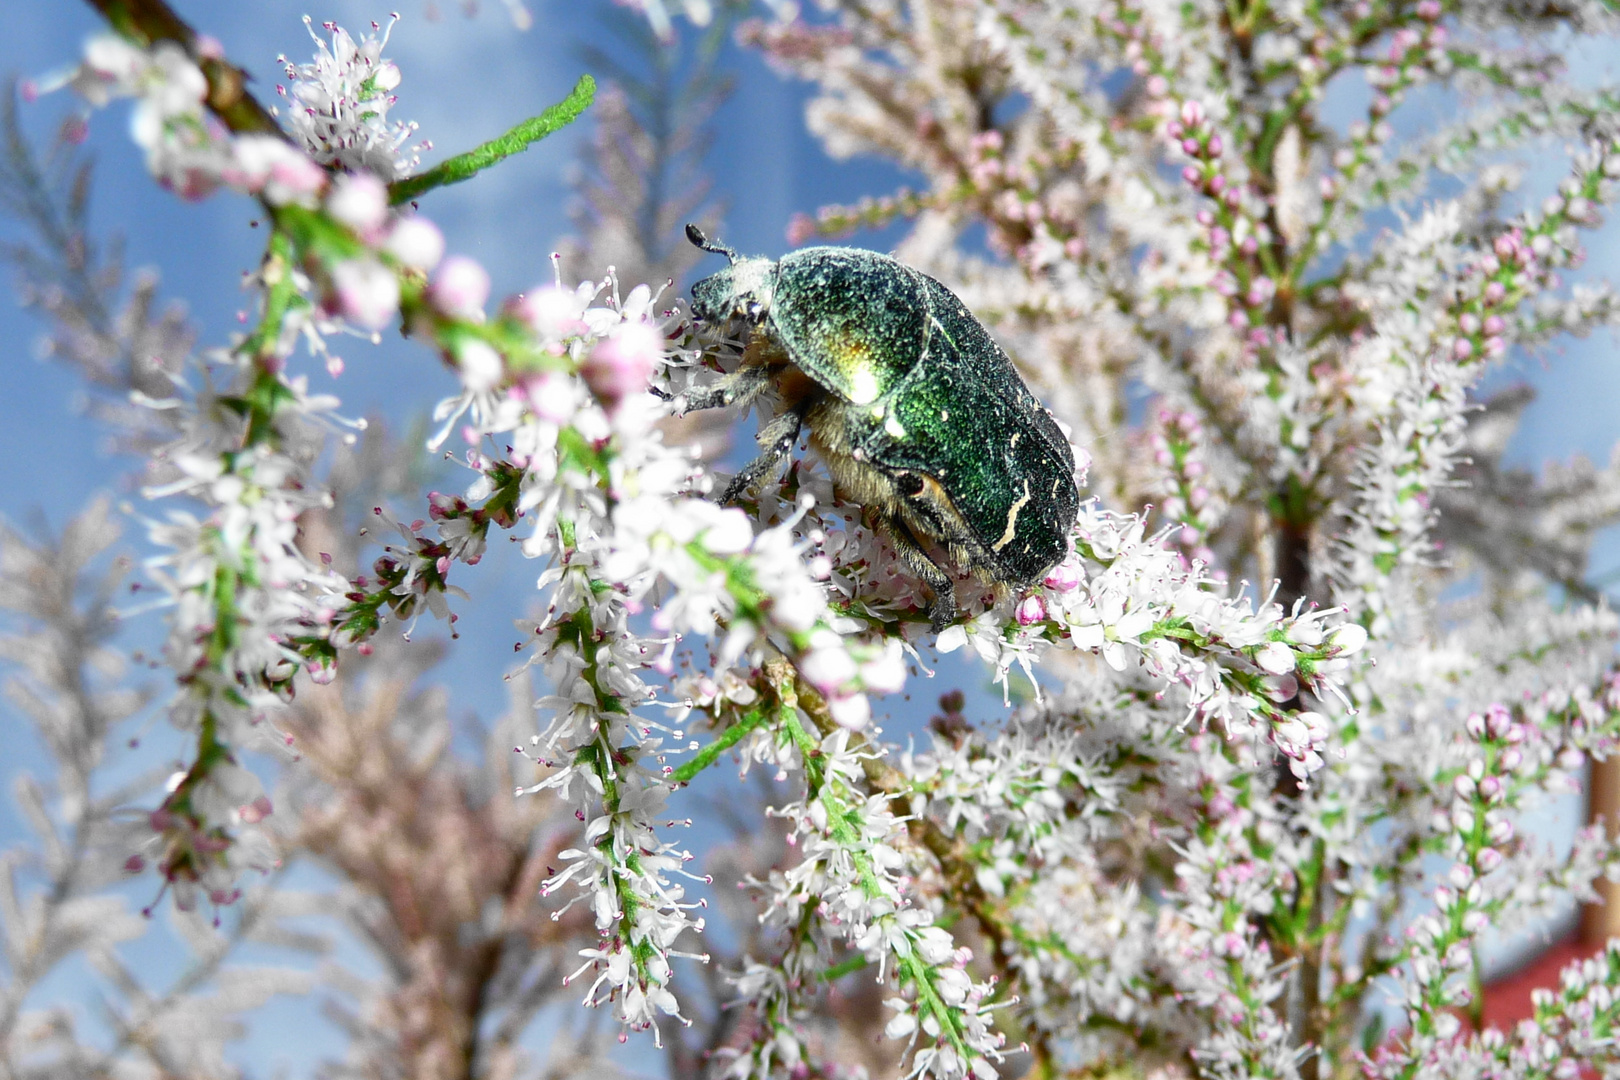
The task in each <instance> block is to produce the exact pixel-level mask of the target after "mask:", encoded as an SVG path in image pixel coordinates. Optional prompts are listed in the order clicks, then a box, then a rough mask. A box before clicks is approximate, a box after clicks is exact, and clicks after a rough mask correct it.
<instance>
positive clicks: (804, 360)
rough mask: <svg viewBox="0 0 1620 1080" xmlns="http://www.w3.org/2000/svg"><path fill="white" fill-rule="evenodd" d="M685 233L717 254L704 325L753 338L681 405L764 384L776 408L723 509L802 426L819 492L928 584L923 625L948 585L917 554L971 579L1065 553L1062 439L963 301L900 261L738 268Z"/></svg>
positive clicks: (1070, 480)
mask: <svg viewBox="0 0 1620 1080" xmlns="http://www.w3.org/2000/svg"><path fill="white" fill-rule="evenodd" d="M686 235H687V238H688V239H690V240H691V241H692V243H694V244H696V245H698V246H699V247H701V248H703V249H704V250H705V251H710V252H714V253H717V254H721V255H725V256H726V257H727V258H728V259H730V260H731V265H730V266H729V267H727V268H726V269H724V270H722V271H720V272H719V273H717V274H714V275H713V276H711V277H707V278H704V279H703V280H702V281H699V282H698V283H697V284H696V285H694V286H693V287H692V312H693V314H694V315H696V316H697V317H698V318H699V319H702V320H703V321H704V322H706V323H710V324H715V325H719V324H724V323H727V322H730V321H731V320H734V319H741V320H744V321H746V322H747V323H748V324H750V325H751V326H752V327H753V334H752V336H751V338H750V340H749V343H748V347H747V348H746V350H745V351H744V353H743V361H742V364H741V366H740V367H739V368H738V369H737V371H735V372H734V373H732V374H731V375H728V376H726V378H724V379H723V380H721V381H720V382H719V383H717V384H715V385H713V386H711V387H705V388H703V389H701V390H694V391H689V392H688V393H687V395H686V401H685V408H687V409H707V408H714V407H716V406H720V405H730V404H734V403H744V404H746V403H747V402H749V401H751V400H752V399H753V398H755V397H756V396H758V395H759V394H760V393H762V392H763V391H764V390H765V389H766V388H767V387H768V386H770V385H772V383H773V382H774V384H775V386H776V387H777V390H778V391H779V393H780V396H781V399H782V406H781V411H780V412H779V413H778V414H777V415H776V417H775V418H774V419H772V420H771V422H770V423H768V424H766V425H765V427H764V428H763V429H762V430H761V431H760V434H759V442H760V446H761V447H762V449H763V451H764V452H763V453H762V454H760V456H759V457H758V458H756V459H754V460H753V461H752V462H750V463H749V464H748V465H747V466H746V467H745V468H744V469H743V470H742V472H740V473H738V474H737V477H736V478H735V479H734V480H733V481H732V482H731V485H730V486H729V487H728V488H727V489H726V491H725V492H724V494H723V495H722V496H721V500H722V501H723V502H730V501H732V500H733V499H735V498H736V497H737V496H738V495H740V494H742V492H743V491H745V490H746V489H747V488H748V487H750V486H751V485H752V484H754V483H755V482H756V481H758V480H759V479H760V478H761V477H763V476H764V475H765V474H766V473H768V472H770V471H771V470H772V468H773V467H775V466H777V465H778V464H779V463H780V462H781V461H783V460H784V459H785V458H786V457H787V455H788V454H789V453H790V452H791V450H792V448H793V444H794V443H795V442H796V441H797V439H798V436H799V430H800V428H801V427H802V426H804V425H808V426H809V428H810V439H811V443H812V444H813V445H814V446H815V447H816V449H817V451H818V452H819V453H820V454H821V456H822V458H823V459H824V460H825V461H826V462H827V469H828V471H829V472H830V473H831V474H832V477H833V482H834V483H835V484H836V485H837V486H838V488H839V490H840V491H841V492H842V493H843V494H844V495H845V496H846V497H847V498H850V499H853V500H854V501H855V502H858V503H860V504H861V505H862V506H864V507H866V508H868V509H869V510H870V511H872V512H873V513H874V514H875V515H876V516H877V518H878V519H879V524H880V525H881V526H883V527H884V528H885V530H886V531H887V533H888V535H889V536H890V538H891V539H892V540H893V542H894V545H895V548H896V550H897V551H898V552H899V553H900V555H901V557H902V558H904V559H905V561H906V563H907V565H908V566H910V567H911V569H912V571H913V572H914V573H916V574H917V576H918V577H920V578H922V580H923V581H924V582H926V583H927V584H928V586H929V587H930V588H931V589H932V590H933V593H934V602H933V604H932V606H931V608H930V615H931V618H932V620H933V623H934V628H935V630H939V629H941V628H943V627H944V626H945V625H946V624H947V623H949V622H951V621H952V620H953V619H954V618H955V616H956V606H955V601H954V597H953V596H952V593H951V581H950V578H949V577H948V576H947V575H946V574H945V572H944V571H943V570H941V569H940V566H939V564H938V563H937V562H935V559H934V555H933V554H932V553H930V551H929V550H928V547H927V545H928V544H929V543H930V542H931V543H933V544H936V545H938V546H939V547H940V548H943V549H944V551H945V553H946V554H947V555H948V556H949V558H950V559H951V560H952V561H953V562H954V563H956V564H957V565H958V566H961V567H963V568H965V569H967V570H969V571H970V572H972V573H973V574H974V575H975V576H976V577H978V578H979V579H981V580H983V581H987V582H991V583H995V584H1000V585H1005V586H1008V587H1012V588H1018V587H1023V586H1028V585H1032V584H1033V583H1035V582H1036V581H1039V580H1040V579H1041V577H1042V576H1043V575H1044V574H1045V573H1046V571H1047V570H1049V569H1051V567H1052V566H1053V565H1054V564H1055V563H1057V562H1058V561H1060V560H1061V559H1062V558H1063V557H1064V556H1065V555H1066V554H1067V552H1068V549H1069V532H1070V530H1071V529H1072V527H1073V526H1074V519H1075V514H1076V512H1077V510H1078V507H1079V502H1080V493H1079V490H1078V488H1077V487H1076V485H1075V478H1074V453H1073V451H1072V450H1071V449H1070V448H1069V441H1068V440H1067V439H1066V438H1064V437H1063V433H1062V432H1061V431H1060V430H1058V426H1057V421H1055V420H1054V419H1053V418H1052V414H1051V413H1050V412H1048V411H1047V410H1046V408H1045V406H1043V405H1042V404H1041V403H1040V402H1039V401H1037V400H1036V398H1035V395H1034V394H1031V393H1030V392H1029V388H1028V387H1027V386H1025V385H1024V381H1023V379H1021V378H1019V376H1018V372H1017V370H1016V369H1015V368H1014V367H1013V364H1012V361H1011V360H1010V359H1008V357H1007V354H1006V353H1005V352H1003V351H1002V349H1001V347H1000V346H999V345H997V344H996V342H995V339H994V338H992V337H991V336H990V333H989V331H987V330H986V329H985V328H984V326H983V324H981V323H980V322H979V320H978V319H976V318H974V317H973V315H972V313H971V312H969V311H968V309H967V307H966V306H965V305H963V303H962V301H961V300H959V299H957V297H956V296H955V294H953V293H952V292H951V291H950V290H949V289H947V288H946V287H945V286H943V285H941V284H940V283H939V282H937V281H935V280H934V279H933V278H931V277H929V276H928V275H926V274H923V273H921V272H919V271H917V270H914V269H912V268H911V267H909V266H906V265H905V264H904V263H901V262H898V261H896V260H895V259H892V258H889V257H888V256H887V255H879V254H878V253H877V252H874V251H863V250H860V249H857V248H840V247H814V248H805V249H803V250H801V251H795V252H792V253H791V254H788V255H785V256H783V257H782V259H781V260H780V261H777V262H772V261H771V260H769V259H761V258H740V257H739V256H738V255H737V253H736V252H734V251H732V250H731V249H730V248H728V247H725V246H724V245H722V244H713V243H710V242H709V241H708V240H707V239H706V238H705V237H704V236H703V234H702V233H701V232H700V231H699V230H698V229H696V228H695V227H693V226H691V225H688V226H687V227H686Z"/></svg>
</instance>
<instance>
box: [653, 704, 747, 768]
mask: <svg viewBox="0 0 1620 1080" xmlns="http://www.w3.org/2000/svg"><path fill="white" fill-rule="evenodd" d="M768 716H770V713H769V712H768V711H767V710H765V709H751V710H749V711H748V712H747V713H745V714H744V715H743V717H742V719H740V720H738V721H737V722H736V723H735V724H732V725H731V726H730V727H728V728H726V730H724V731H722V732H721V733H720V735H719V736H718V737H717V738H716V739H715V740H714V742H712V743H710V744H709V745H708V746H705V747H704V748H703V749H702V750H699V751H698V752H697V754H695V755H694V756H693V757H692V759H691V760H690V761H688V762H686V763H685V764H684V765H682V766H681V767H680V768H678V769H676V770H675V772H674V774H673V775H672V776H671V777H670V779H671V780H673V781H674V782H675V783H677V784H689V783H691V782H692V778H693V777H695V776H697V774H698V773H700V772H702V771H703V770H704V769H707V768H708V767H709V766H710V765H713V764H714V763H715V762H716V761H718V760H719V758H720V755H721V754H723V753H725V752H726V751H727V750H730V749H731V748H732V747H733V746H735V745H737V743H739V742H740V741H742V737H743V736H744V735H747V734H748V733H749V732H750V731H753V730H754V729H755V728H757V727H759V725H761V724H763V723H764V722H765V720H766V718H767V717H768Z"/></svg>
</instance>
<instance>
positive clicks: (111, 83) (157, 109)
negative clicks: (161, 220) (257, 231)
mask: <svg viewBox="0 0 1620 1080" xmlns="http://www.w3.org/2000/svg"><path fill="white" fill-rule="evenodd" d="M64 81H65V82H66V83H67V85H70V86H71V87H72V88H73V90H74V91H75V92H77V93H78V94H79V95H80V96H81V97H83V98H84V99H85V101H87V102H89V103H90V104H91V105H93V106H96V107H98V108H100V107H102V106H105V105H106V104H107V103H108V102H109V101H111V100H113V99H114V98H122V97H133V98H135V99H136V103H135V114H134V118H133V120H132V122H131V125H130V133H131V135H132V136H133V137H134V139H135V142H136V144H137V145H138V146H140V147H141V149H143V150H145V151H146V167H147V169H148V170H149V171H150V172H151V173H152V175H153V176H154V177H156V178H157V180H158V182H159V183H161V184H163V185H164V186H165V187H168V188H170V189H172V190H173V191H174V192H175V193H176V194H177V195H179V196H180V197H181V198H185V199H201V198H204V197H206V196H207V195H209V194H210V193H212V192H213V191H214V190H216V189H217V188H219V187H220V186H221V185H226V186H229V187H232V188H234V189H236V190H238V191H242V192H245V193H247V194H253V195H262V196H263V197H264V198H265V199H266V200H267V201H268V202H270V203H271V204H272V205H284V204H288V203H304V202H308V201H309V200H311V199H313V198H314V197H315V196H316V195H317V194H318V193H319V192H320V191H321V190H322V189H323V188H324V187H325V186H326V176H325V173H324V172H322V170H321V169H320V167H319V166H317V165H316V164H315V163H314V162H313V161H311V160H309V158H308V157H306V156H305V155H304V154H301V153H299V152H298V150H297V149H295V148H294V147H293V146H292V145H290V144H289V143H287V142H286V141H285V140H283V139H280V138H277V137H276V136H274V135H243V136H238V137H233V136H232V135H231V134H230V133H229V132H227V131H226V130H225V128H224V126H223V125H222V124H220V123H219V121H218V120H216V119H214V117H213V116H212V115H211V114H209V113H208V111H207V110H206V108H205V106H204V102H205V99H206V98H207V96H208V80H207V79H206V78H205V77H204V75H203V73H202V70H201V69H200V68H199V67H198V66H197V61H196V59H194V58H193V57H191V56H189V55H187V53H186V52H185V50H184V49H182V48H181V47H180V46H179V45H177V44H175V43H174V42H172V41H160V42H158V43H156V44H155V45H154V46H153V47H152V48H151V49H150V50H147V49H141V48H138V47H136V46H134V45H131V44H130V43H129V42H127V41H125V40H124V39H123V38H121V37H119V36H117V35H116V34H101V35H98V36H96V37H93V38H91V39H90V40H89V42H87V43H86V45H85V50H84V61H83V63H81V64H80V65H79V66H78V67H77V68H76V69H74V71H73V72H72V73H71V74H70V75H69V76H68V77H67V78H66V79H65V80H64Z"/></svg>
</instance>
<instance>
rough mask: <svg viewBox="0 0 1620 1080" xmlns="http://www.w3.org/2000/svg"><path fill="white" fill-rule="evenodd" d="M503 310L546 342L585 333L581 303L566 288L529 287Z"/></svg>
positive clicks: (583, 303) (581, 301)
mask: <svg viewBox="0 0 1620 1080" xmlns="http://www.w3.org/2000/svg"><path fill="white" fill-rule="evenodd" d="M507 310H508V312H509V313H510V314H512V315H515V316H516V317H517V318H519V319H521V320H523V321H524V322H525V323H527V324H528V326H529V329H531V330H533V331H534V332H535V333H536V334H537V335H539V336H540V337H541V338H543V339H545V340H547V341H558V340H561V339H562V338H567V337H574V336H576V335H578V334H583V333H584V332H585V320H584V318H583V316H584V314H585V302H584V301H583V300H581V299H580V298H579V296H578V295H576V294H575V293H573V292H571V291H570V290H568V289H562V288H558V287H557V286H555V285H546V286H542V287H540V288H537V289H530V290H529V291H528V292H526V293H524V294H523V295H522V296H520V297H518V298H517V300H516V301H515V302H513V303H512V304H511V305H510V306H509V307H508V308H507Z"/></svg>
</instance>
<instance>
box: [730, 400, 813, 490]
mask: <svg viewBox="0 0 1620 1080" xmlns="http://www.w3.org/2000/svg"><path fill="white" fill-rule="evenodd" d="M803 424H804V417H802V416H800V415H799V414H798V413H796V412H786V413H783V414H782V415H781V416H778V417H777V418H776V419H774V420H772V421H771V422H770V423H769V424H766V425H765V426H764V427H763V428H761V429H760V432H759V439H758V442H759V445H760V446H761V447H762V448H763V449H764V451H765V452H764V453H763V454H760V455H759V456H758V457H757V458H755V459H754V460H753V461H750V462H749V463H748V464H747V465H744V466H743V467H742V471H741V472H739V473H738V474H737V475H736V476H734V477H732V478H731V483H729V484H727V485H726V490H725V493H724V494H722V495H721V496H720V504H721V505H722V506H725V505H729V504H730V503H732V502H735V501H736V500H737V498H738V496H740V495H742V493H743V492H745V491H747V490H748V489H749V488H751V487H753V486H754V484H755V483H757V482H758V481H759V479H760V477H762V476H764V475H765V474H766V473H768V472H770V471H771V470H772V469H774V468H776V467H777V466H779V465H780V464H781V463H782V461H783V459H785V458H786V457H787V456H788V455H789V454H791V453H792V452H793V444H794V443H796V442H798V441H799V429H800V427H802V426H803Z"/></svg>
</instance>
